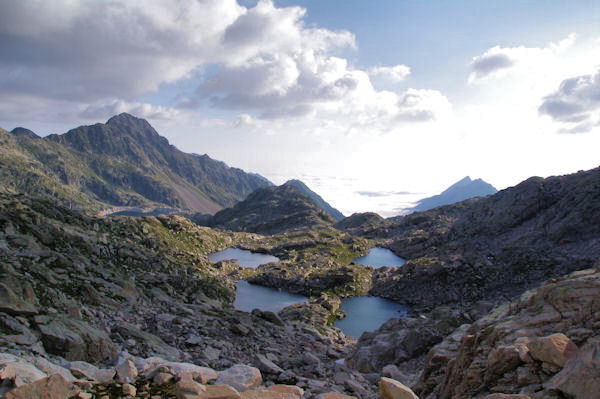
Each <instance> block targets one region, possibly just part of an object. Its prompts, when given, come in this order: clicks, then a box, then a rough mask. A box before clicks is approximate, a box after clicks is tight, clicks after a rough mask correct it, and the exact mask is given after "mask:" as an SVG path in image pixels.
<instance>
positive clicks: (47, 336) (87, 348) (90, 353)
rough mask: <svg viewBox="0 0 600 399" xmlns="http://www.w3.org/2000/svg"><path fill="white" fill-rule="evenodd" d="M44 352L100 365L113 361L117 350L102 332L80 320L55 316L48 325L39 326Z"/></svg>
mask: <svg viewBox="0 0 600 399" xmlns="http://www.w3.org/2000/svg"><path fill="white" fill-rule="evenodd" d="M38 329H39V330H40V332H41V333H42V343H43V344H44V349H46V351H47V352H48V353H51V354H53V355H58V356H62V357H64V358H65V359H67V360H81V361H91V362H102V361H105V360H108V359H112V358H113V357H114V356H115V355H116V354H117V350H116V347H115V345H114V343H113V342H112V341H111V340H110V338H109V337H108V335H106V333H105V332H104V331H100V330H98V329H96V328H94V327H92V326H90V325H89V324H88V323H86V322H85V321H83V320H75V319H70V318H68V317H65V316H57V317H56V318H54V319H53V320H52V321H51V322H50V323H48V324H42V325H39V326H38Z"/></svg>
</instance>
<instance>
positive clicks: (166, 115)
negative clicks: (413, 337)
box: [80, 99, 180, 120]
mask: <svg viewBox="0 0 600 399" xmlns="http://www.w3.org/2000/svg"><path fill="white" fill-rule="evenodd" d="M123 112H127V113H130V114H134V115H136V116H137V117H140V118H148V119H164V120H172V119H176V118H177V117H178V116H179V114H180V111H179V110H177V109H174V108H169V107H163V106H156V105H152V104H144V103H137V102H134V103H129V102H126V101H123V100H117V99H115V100H113V101H110V102H108V103H98V104H91V105H88V106H87V107H86V108H85V109H84V110H83V111H81V113H80V116H81V117H83V118H85V119H92V120H98V119H108V118H110V117H111V116H113V115H116V114H120V113H123Z"/></svg>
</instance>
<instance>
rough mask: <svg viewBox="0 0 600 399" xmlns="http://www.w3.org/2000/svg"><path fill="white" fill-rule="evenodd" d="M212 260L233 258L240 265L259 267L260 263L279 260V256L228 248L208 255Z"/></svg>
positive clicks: (218, 260)
mask: <svg viewBox="0 0 600 399" xmlns="http://www.w3.org/2000/svg"><path fill="white" fill-rule="evenodd" d="M208 260H209V261H211V262H220V261H222V260H233V261H234V262H235V263H237V264H238V265H240V266H243V267H251V268H253V269H254V268H257V267H258V266H260V265H264V264H265V263H270V262H279V258H277V257H276V256H272V255H265V254H258V253H255V252H250V251H247V250H245V249H239V248H227V249H225V250H223V251H219V252H214V253H212V254H210V255H208Z"/></svg>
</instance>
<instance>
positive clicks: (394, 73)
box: [369, 64, 410, 82]
mask: <svg viewBox="0 0 600 399" xmlns="http://www.w3.org/2000/svg"><path fill="white" fill-rule="evenodd" d="M369 74H371V75H373V76H381V77H383V78H386V79H389V80H390V81H392V82H400V81H402V80H404V79H406V77H407V76H408V75H410V68H409V67H407V66H406V65H402V64H400V65H395V66H391V67H373V68H371V69H369Z"/></svg>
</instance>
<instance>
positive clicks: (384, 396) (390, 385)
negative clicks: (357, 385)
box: [379, 377, 419, 399]
mask: <svg viewBox="0 0 600 399" xmlns="http://www.w3.org/2000/svg"><path fill="white" fill-rule="evenodd" d="M379 398H380V399H419V398H418V397H417V395H415V393H414V392H413V391H412V390H411V389H410V388H409V387H407V386H406V385H404V384H402V383H401V382H399V381H396V380H392V379H391V378H386V377H381V379H380V380H379Z"/></svg>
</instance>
